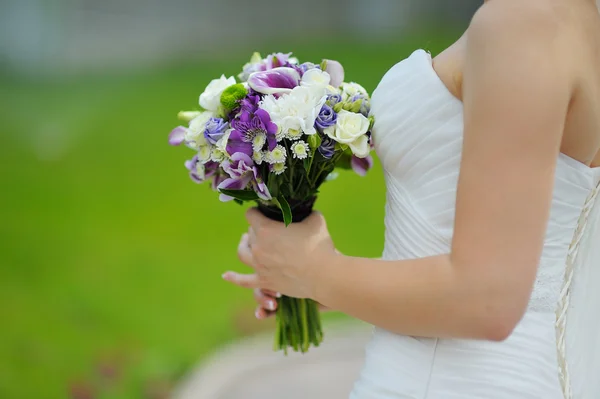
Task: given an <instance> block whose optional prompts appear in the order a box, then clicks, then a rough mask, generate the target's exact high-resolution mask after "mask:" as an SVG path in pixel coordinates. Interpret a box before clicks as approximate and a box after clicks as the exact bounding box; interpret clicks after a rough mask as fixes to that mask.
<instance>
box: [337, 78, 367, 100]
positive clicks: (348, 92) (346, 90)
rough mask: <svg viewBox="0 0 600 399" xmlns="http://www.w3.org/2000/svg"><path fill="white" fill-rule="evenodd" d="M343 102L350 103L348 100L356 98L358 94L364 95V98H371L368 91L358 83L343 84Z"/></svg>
mask: <svg viewBox="0 0 600 399" xmlns="http://www.w3.org/2000/svg"><path fill="white" fill-rule="evenodd" d="M341 89H342V101H348V99H350V98H352V97H354V96H355V95H357V94H362V95H363V96H364V97H366V98H369V93H368V92H367V90H366V89H365V88H364V87H362V86H361V85H359V84H358V83H354V82H351V83H342V87H341Z"/></svg>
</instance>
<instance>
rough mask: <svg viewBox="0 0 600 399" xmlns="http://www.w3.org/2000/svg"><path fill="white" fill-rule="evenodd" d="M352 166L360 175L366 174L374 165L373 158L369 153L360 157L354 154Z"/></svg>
mask: <svg viewBox="0 0 600 399" xmlns="http://www.w3.org/2000/svg"><path fill="white" fill-rule="evenodd" d="M350 166H352V170H353V171H354V172H355V173H356V174H357V175H359V176H365V175H366V174H367V172H368V171H369V169H371V168H372V167H373V158H372V157H371V156H370V155H368V156H367V157H366V158H358V157H356V156H354V155H353V156H352V159H351V161H350Z"/></svg>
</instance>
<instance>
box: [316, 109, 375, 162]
mask: <svg viewBox="0 0 600 399" xmlns="http://www.w3.org/2000/svg"><path fill="white" fill-rule="evenodd" d="M369 125H370V122H369V119H367V118H366V117H365V116H364V115H362V114H355V113H354V112H349V111H346V110H341V111H340V112H339V113H338V116H337V123H336V124H335V126H330V127H328V128H326V129H325V131H324V133H325V134H326V135H328V136H329V137H331V138H332V139H333V140H335V141H337V142H338V143H341V144H346V145H347V146H349V147H350V149H351V150H352V153H353V154H354V155H356V156H357V157H359V158H365V157H366V156H367V155H369V152H370V151H371V146H370V145H369V138H368V137H367V135H366V133H367V131H368V130H369Z"/></svg>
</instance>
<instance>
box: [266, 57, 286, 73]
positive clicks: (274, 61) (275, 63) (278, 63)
mask: <svg viewBox="0 0 600 399" xmlns="http://www.w3.org/2000/svg"><path fill="white" fill-rule="evenodd" d="M291 56H292V53H287V54H285V53H274V54H269V55H268V56H267V59H266V60H265V61H266V69H267V70H269V69H273V68H279V67H282V66H285V65H287V64H288V61H289V60H290V57H291Z"/></svg>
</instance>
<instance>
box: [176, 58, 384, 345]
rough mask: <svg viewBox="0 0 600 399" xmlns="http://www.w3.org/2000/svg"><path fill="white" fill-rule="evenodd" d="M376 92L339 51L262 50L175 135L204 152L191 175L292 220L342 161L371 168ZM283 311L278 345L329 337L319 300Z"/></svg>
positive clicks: (301, 215) (287, 305)
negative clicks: (350, 74)
mask: <svg viewBox="0 0 600 399" xmlns="http://www.w3.org/2000/svg"><path fill="white" fill-rule="evenodd" d="M369 101H370V100H369V94H368V93H367V91H366V90H365V89H364V88H363V87H362V86H360V85H359V84H357V83H346V82H344V69H343V67H342V66H341V65H340V63H338V62H336V61H331V60H324V61H323V62H322V63H321V64H313V63H310V62H305V63H299V61H298V60H297V59H296V58H292V57H291V54H283V53H276V54H271V55H269V56H268V57H266V58H262V57H261V56H260V55H259V54H258V53H255V54H254V55H253V56H252V59H251V60H250V62H249V63H247V64H246V65H245V66H244V67H243V71H242V72H241V73H240V74H239V75H238V79H237V80H236V79H235V78H234V77H230V78H226V77H225V76H224V75H223V76H221V78H219V79H215V80H213V81H212V82H211V83H210V84H209V85H208V86H207V87H206V89H205V91H204V92H203V93H202V94H201V95H200V101H199V103H200V104H199V105H200V108H199V109H198V110H195V111H185V112H184V111H182V112H180V113H179V118H180V119H181V120H183V121H185V122H187V126H179V127H176V128H175V129H174V130H173V131H172V132H171V134H170V135H169V143H170V144H171V145H179V144H182V143H184V144H185V145H186V146H187V147H189V148H191V149H192V150H194V151H195V152H196V154H195V155H194V156H193V158H192V159H191V160H189V161H186V163H185V166H186V168H187V169H188V171H189V175H190V177H191V179H192V180H193V181H194V182H196V183H202V182H205V181H210V182H211V185H212V188H213V189H214V190H215V191H218V192H219V193H220V199H221V201H235V202H237V203H240V204H243V203H244V202H247V201H255V202H257V204H258V209H259V210H260V211H261V212H262V213H263V214H264V215H265V216H267V217H269V218H271V219H273V220H278V221H281V222H284V223H285V224H286V226H287V225H289V224H290V223H293V222H300V221H302V220H303V219H305V218H306V217H308V216H309V215H310V213H311V212H312V209H313V205H314V203H315V200H316V197H317V194H318V190H319V187H320V186H321V184H322V183H323V182H325V181H326V180H330V179H332V178H333V177H334V176H335V174H334V169H336V168H344V169H353V170H354V171H355V172H356V173H358V174H359V175H364V174H365V173H366V172H367V171H368V170H369V169H370V168H371V166H372V162H373V161H372V158H371V156H370V152H371V148H372V140H371V128H372V126H373V123H374V119H373V118H372V117H369V110H370V102H369ZM276 320H277V333H276V334H275V349H276V350H284V351H285V353H286V354H287V350H288V348H290V347H291V348H293V349H294V350H295V351H301V352H302V353H305V352H306V351H307V350H308V348H309V346H310V344H312V345H315V346H318V345H319V344H320V343H321V342H322V340H323V332H322V329H321V321H320V315H319V310H318V304H317V303H315V302H314V301H312V300H309V299H296V298H289V297H285V296H284V297H282V298H280V299H279V300H278V310H277V314H276Z"/></svg>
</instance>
